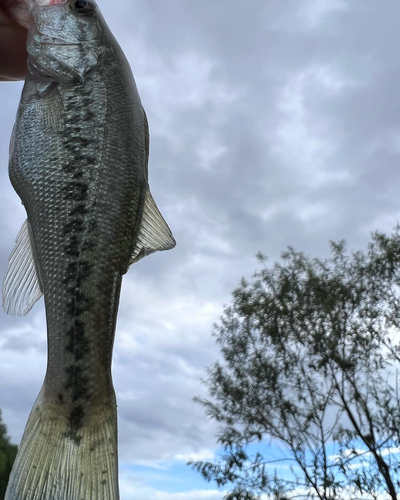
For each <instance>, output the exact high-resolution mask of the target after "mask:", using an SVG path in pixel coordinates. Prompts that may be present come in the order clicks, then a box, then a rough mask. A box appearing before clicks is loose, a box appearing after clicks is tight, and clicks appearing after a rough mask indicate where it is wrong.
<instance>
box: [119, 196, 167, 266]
mask: <svg viewBox="0 0 400 500" xmlns="http://www.w3.org/2000/svg"><path fill="white" fill-rule="evenodd" d="M175 245H176V241H175V239H174V237H173V236H172V233H171V230H170V228H169V227H168V225H167V223H166V222H165V220H164V218H163V216H162V215H161V213H160V211H159V210H158V208H157V205H156V203H155V201H154V200H153V197H152V196H151V193H150V190H149V189H148V190H147V192H146V198H145V202H144V208H143V215H142V220H141V224H140V229H139V234H138V237H137V241H136V246H135V249H134V252H133V254H132V256H131V260H130V262H129V265H130V264H133V263H134V262H137V261H138V260H140V259H142V258H143V257H146V255H149V254H151V253H153V252H157V251H158V250H170V249H171V248H174V246H175Z"/></svg>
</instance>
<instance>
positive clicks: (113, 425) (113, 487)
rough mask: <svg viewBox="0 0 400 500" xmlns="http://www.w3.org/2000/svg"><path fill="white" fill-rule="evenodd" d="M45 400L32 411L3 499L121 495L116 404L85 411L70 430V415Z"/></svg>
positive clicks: (80, 499)
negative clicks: (89, 412)
mask: <svg viewBox="0 0 400 500" xmlns="http://www.w3.org/2000/svg"><path fill="white" fill-rule="evenodd" d="M43 400H44V398H43V396H42V393H41V394H39V397H38V399H37V401H36V403H35V405H34V407H33V409H32V412H31V414H30V416H29V419H28V423H27V425H26V428H25V433H24V436H23V438H22V441H21V445H20V447H19V450H18V455H17V458H16V460H15V463H14V467H13V470H12V473H11V476H10V480H9V483H8V488H7V492H6V496H5V500H118V499H119V493H118V458H117V412H116V406H115V405H114V406H111V405H107V406H104V407H102V408H101V410H99V411H96V412H95V414H93V415H90V416H86V415H85V417H84V418H83V419H82V421H81V423H80V425H79V429H78V428H75V430H73V432H71V422H70V420H71V419H70V420H68V418H66V416H65V414H63V415H61V414H60V413H58V412H57V413H56V412H55V411H54V409H53V410H52V409H51V408H50V407H49V405H46V403H44V401H43ZM87 413H88V412H87Z"/></svg>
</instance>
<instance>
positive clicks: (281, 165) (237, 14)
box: [0, 0, 400, 500]
mask: <svg viewBox="0 0 400 500" xmlns="http://www.w3.org/2000/svg"><path fill="white" fill-rule="evenodd" d="M99 4H100V6H101V8H102V9H103V11H104V15H105V18H106V19H107V20H108V21H109V23H110V26H111V29H112V31H113V32H114V33H115V34H116V36H117V38H118V40H119V41H120V43H121V45H122V47H123V48H124V50H125V52H126V54H127V56H128V59H129V61H130V63H131V65H132V68H133V72H134V74H135V78H136V81H137V85H138V89H139V92H140V95H141V98H142V102H143V104H144V106H145V109H146V112H147V115H148V118H149V123H150V133H151V142H150V144H151V146H150V147H151V152H150V166H149V178H150V185H151V189H152V193H153V195H154V198H155V200H156V202H157V204H158V206H159V208H160V210H161V212H162V213H163V215H164V216H165V218H166V220H167V222H168V223H169V225H170V227H171V229H172V230H173V232H174V235H175V237H176V239H177V247H176V248H175V249H174V250H173V251H170V252H163V253H158V254H155V255H152V256H150V257H148V258H146V259H144V260H143V261H141V262H139V263H138V264H135V265H134V266H132V268H131V269H130V270H129V272H128V273H127V275H126V276H125V277H124V284H123V289H122V294H121V305H120V312H119V317H118V325H117V333H116V341H115V352H114V358H113V375H114V381H115V386H116V389H117V396H118V402H119V435H120V458H121V463H123V464H125V465H132V464H147V465H149V464H152V465H153V466H154V465H155V466H157V465H158V466H162V467H167V465H166V464H168V463H173V462H174V460H177V459H178V457H189V456H192V457H196V456H197V457H206V456H211V455H212V454H213V453H215V452H216V450H217V444H216V438H215V435H216V433H217V430H218V426H217V424H216V423H215V422H212V421H209V420H208V419H207V417H206V416H205V415H204V411H203V409H202V408H201V406H199V405H196V404H195V403H193V401H192V398H193V396H195V395H202V396H206V389H205V387H204V386H202V385H201V383H200V378H204V377H205V376H206V367H207V366H209V365H210V364H212V363H213V362H214V361H215V360H216V359H217V358H218V356H219V348H218V346H216V345H215V343H214V339H213V338H212V337H211V332H212V324H213V323H214V322H216V321H218V318H219V316H220V315H221V313H222V307H223V304H226V303H229V301H230V300H231V298H230V293H231V291H232V290H233V289H234V287H235V286H236V285H237V283H238V282H239V280H240V278H241V276H243V275H244V276H247V277H249V276H251V275H252V274H253V272H254V271H255V269H256V268H257V263H256V260H255V258H254V255H255V254H256V252H258V251H259V250H261V251H262V252H263V253H265V254H267V255H269V257H270V261H272V262H273V261H274V260H275V259H278V258H279V255H280V252H281V251H282V250H283V249H285V248H286V246H287V245H289V244H290V245H293V246H294V247H295V248H296V249H298V250H303V251H305V252H307V253H310V254H312V255H318V256H326V255H327V253H328V252H329V240H332V239H333V240H338V239H342V238H345V239H347V240H348V243H349V246H350V248H353V249H357V248H361V247H365V245H366V243H367V241H368V239H369V235H370V231H372V230H375V229H377V228H380V229H382V230H385V231H390V230H391V228H392V227H393V226H394V224H395V222H396V220H397V219H398V218H399V216H400V202H399V197H398V191H399V176H398V163H399V151H400V147H399V140H398V136H399V124H398V114H399V112H398V110H399V109H400V97H399V93H398V90H397V87H398V81H399V78H400V71H399V67H398V63H397V60H398V54H397V47H398V46H399V42H400V40H399V37H400V35H399V30H398V26H397V20H398V16H399V14H400V7H399V6H398V5H397V4H395V3H394V2H389V3H388V4H387V5H386V7H385V8H384V9H383V8H382V5H381V4H380V3H377V2H374V1H372V0H363V1H362V2H360V1H357V0H356V1H354V2H347V1H344V0H340V1H339V0H336V1H333V0H313V1H312V0H288V1H287V2H285V4H283V3H282V2H265V1H262V0H254V1H253V2H252V4H251V8H250V7H249V4H247V3H246V2H233V3H232V2H231V3H228V2H222V1H211V0H207V1H206V0H193V1H191V2H186V1H184V0H173V1H171V2H164V1H162V0H154V1H152V2H147V3H146V2H140V1H139V0H121V1H120V2H119V3H118V6H117V8H116V6H115V5H114V3H107V2H105V1H101V0H99ZM20 92H21V84H20V83H17V84H6V83H2V84H1V86H0V99H1V111H2V124H1V132H2V133H1V134H0V162H1V164H2V165H3V168H2V169H1V170H0V181H1V184H0V186H1V197H2V213H3V215H2V216H1V217H0V230H1V233H2V239H1V241H0V269H2V270H3V272H4V271H5V269H6V265H7V259H8V256H9V254H10V252H11V250H12V248H13V245H14V240H15V237H16V235H17V233H18V230H19V228H20V226H21V224H22V222H23V221H24V219H25V213H24V208H23V207H22V205H21V203H20V201H19V198H18V196H17V195H16V193H15V192H14V191H13V189H12V187H11V185H10V183H9V179H8V174H7V168H6V166H7V157H8V142H9V136H10V134H11V129H12V124H13V121H14V117H15V112H16V108H17V105H18V100H19V95H20ZM0 320H1V333H0V407H1V408H2V409H3V410H4V413H3V416H4V420H5V421H6V423H7V424H8V428H9V430H10V433H11V435H12V437H13V439H14V441H18V439H19V438H20V436H21V434H22V431H23V427H24V424H25V422H26V419H27V416H28V414H29V411H30V409H31V406H32V403H33V401H34V399H35V397H36V395H37V393H38V391H39V389H40V386H41V383H42V381H43V377H44V373H45V367H46V352H45V349H46V347H45V337H44V333H45V329H46V326H45V318H44V308H43V303H42V302H41V303H39V304H37V305H36V306H35V308H34V310H33V311H32V312H31V313H30V314H29V315H28V316H27V317H26V318H13V317H8V316H6V315H5V314H4V313H2V312H0ZM208 454H209V455H208ZM178 460H179V459H178ZM182 461H183V459H182V460H181V462H182ZM167 472H168V471H167ZM151 484H152V483H151V481H150V480H149V483H148V484H141V486H140V488H139V486H138V485H137V484H136V483H135V484H133V483H131V482H130V480H128V479H126V478H122V483H121V485H122V486H121V490H122V498H124V500H129V499H130V498H138V499H139V500H140V499H143V500H148V499H150V498H156V499H164V498H165V499H167V498H172V495H174V496H173V497H174V498H182V499H186V498H188V499H189V498H193V499H197V498H198V499H200V498H210V499H214V498H215V499H217V498H221V495H222V494H220V493H218V492H216V491H209V490H202V489H201V488H197V487H196V488H197V489H196V490H193V488H191V489H190V488H187V490H188V492H184V491H183V489H181V490H179V491H178V492H177V493H169V492H167V490H165V491H166V492H164V493H163V492H162V490H163V488H162V487H161V486H160V487H157V488H155V489H154V488H152V487H151ZM149 485H150V486H149ZM135 495H136V496H135ZM157 495H158V496H157ZM162 495H164V496H162ZM176 495H181V496H176ZM182 495H183V496H182ZM184 495H186V496H184ZM188 495H189V496H188ZM190 495H192V496H190ZM201 495H203V496H201ZM204 495H205V496H204ZM207 495H208V496H207ZM212 495H214V496H212Z"/></svg>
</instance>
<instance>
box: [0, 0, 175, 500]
mask: <svg viewBox="0 0 400 500" xmlns="http://www.w3.org/2000/svg"><path fill="white" fill-rule="evenodd" d="M32 16H33V23H32V25H31V28H30V32H29V37H28V53H29V61H28V67H29V70H30V74H29V76H28V77H27V79H26V82H25V86H24V90H23V93H22V97H21V102H20V106H19V110H18V114H17V120H16V125H15V128H14V134H13V140H12V146H11V155H10V164H9V171H10V179H11V182H12V184H13V186H14V188H15V190H16V192H17V193H18V195H19V196H20V198H21V200H22V202H23V204H24V206H25V208H26V211H27V216H28V219H27V222H26V224H25V225H24V226H23V229H22V230H21V233H20V236H19V237H18V240H17V245H16V249H15V251H14V252H13V254H12V256H11V258H10V264H9V269H8V271H7V274H6V278H5V281H4V286H3V304H4V307H5V309H6V310H7V312H10V313H14V314H25V313H26V312H27V311H28V310H29V309H30V308H31V307H32V306H33V304H34V302H35V301H36V300H37V299H38V298H39V296H40V295H41V294H42V293H43V294H44V299H45V307H46V320H47V336H48V365H47V372H46V377H45V380H44V383H43V387H42V389H41V391H40V394H39V396H38V399H37V401H36V403H35V405H34V407H33V410H32V413H31V415H30V417H29V420H28V423H27V427H26V429H25V433H24V437H23V439H22V442H21V446H20V449H19V453H18V456H17V460H16V462H15V465H14V469H13V472H12V475H11V478H10V482H9V487H8V490H7V495H6V500H16V499H18V500H31V499H32V500H33V499H40V500H47V499H49V500H50V499H51V500H82V499H83V498H84V499H85V500H94V499H96V500H102V499H103V500H111V499H112V500H114V499H117V498H119V496H118V479H117V426H116V400H115V393H114V388H113V383H112V378H111V360H112V349H113V342H114V332H115V325H116V317H117V311H118V303H119V293H120V288H121V280H122V276H123V274H124V273H126V271H127V269H128V267H129V265H130V264H131V263H133V262H135V261H136V260H138V259H139V258H141V257H143V256H145V255H148V254H149V253H152V252H154V251H156V250H166V249H169V248H172V247H173V246H174V245H175V240H174V239H173V236H172V234H171V232H170V230H169V228H168V226H167V224H166V223H165V221H164V220H163V218H162V216H161V214H160V213H159V211H158V209H157V207H156V205H155V203H154V201H153V199H152V197H151V194H150V191H149V187H148V172H147V163H148V154H149V136H148V125H147V119H146V115H145V112H144V109H143V107H142V104H141V101H140V97H139V94H138V92H137V89H136V85H135V82H134V79H133V76H132V73H131V70H130V67H129V64H128V62H127V60H126V58H125V56H124V54H123V52H122V50H121V49H120V47H119V45H118V44H117V42H116V40H115V38H114V37H113V35H112V34H111V32H110V30H109V29H108V27H107V25H106V23H105V21H104V19H103V18H102V16H101V14H100V12H99V9H98V7H97V5H96V4H95V3H94V2H93V1H92V0H90V1H89V2H88V5H87V7H86V8H84V9H78V8H75V0H73V1H70V0H65V1H63V2H62V3H59V4H55V5H35V7H34V8H33V11H32ZM21 297H22V299H21Z"/></svg>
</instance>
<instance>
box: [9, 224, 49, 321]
mask: <svg viewBox="0 0 400 500" xmlns="http://www.w3.org/2000/svg"><path fill="white" fill-rule="evenodd" d="M29 233H30V231H29V222H28V220H26V221H25V222H24V223H23V225H22V228H21V230H20V232H19V233H18V236H17V239H16V243H15V247H14V249H13V251H12V252H11V255H10V258H9V260H8V268H7V271H6V274H5V276H4V281H3V309H4V311H5V312H6V313H7V314H11V315H14V316H25V314H27V313H28V312H29V311H30V310H31V309H32V307H33V306H34V304H35V303H36V302H37V301H38V300H39V299H40V297H41V296H42V295H43V292H42V289H41V287H40V284H39V278H38V273H37V272H36V266H35V260H34V253H33V248H32V241H31V236H30V234H29Z"/></svg>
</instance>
